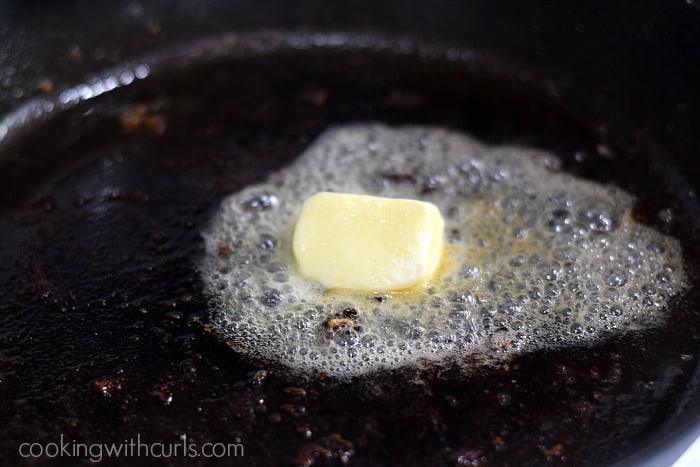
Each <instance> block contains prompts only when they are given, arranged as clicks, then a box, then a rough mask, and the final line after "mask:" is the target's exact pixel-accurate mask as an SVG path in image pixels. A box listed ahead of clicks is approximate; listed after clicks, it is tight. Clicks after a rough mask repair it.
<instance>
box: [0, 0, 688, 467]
mask: <svg viewBox="0 0 700 467" xmlns="http://www.w3.org/2000/svg"><path fill="white" fill-rule="evenodd" d="M23 5H24V6H22V7H21V8H20V7H19V6H16V5H15V4H14V3H9V4H3V5H2V6H3V7H4V9H5V13H6V14H5V15H3V20H2V21H3V22H2V23H0V24H2V29H0V34H2V39H3V41H2V43H3V47H4V49H3V53H2V54H1V55H0V60H2V62H0V72H1V73H2V76H0V78H2V80H3V82H2V85H3V88H2V94H1V95H0V96H1V99H0V103H1V106H2V107H1V109H2V112H3V115H4V116H5V117H4V118H3V119H2V120H1V122H0V132H2V133H0V134H2V139H1V142H0V151H1V153H0V159H1V161H2V170H1V171H0V190H1V193H2V195H1V196H0V210H1V211H0V223H1V230H0V233H1V234H2V245H1V246H0V257H2V263H3V265H4V266H3V268H2V271H1V272H0V274H1V275H0V278H1V282H0V283H2V284H3V286H2V289H1V293H2V295H1V296H0V299H1V301H0V306H1V307H2V316H1V317H0V319H1V320H2V340H1V341H0V345H1V350H2V353H1V354H0V356H1V359H0V372H1V375H2V385H1V386H0V391H1V396H2V400H3V401H4V403H3V404H2V407H1V408H0V417H2V418H1V420H2V422H3V423H2V428H1V430H2V435H3V436H2V440H3V441H2V443H1V444H0V445H1V446H2V449H1V451H0V460H2V461H4V463H11V464H14V463H17V462H21V461H23V459H21V458H19V456H18V450H17V449H18V446H19V445H20V444H21V443H24V442H29V443H32V442H39V443H49V442H56V441H58V439H59V437H60V436H61V435H64V437H65V438H66V439H68V438H69V439H70V440H77V442H83V443H109V442H116V441H119V440H124V439H127V438H133V437H135V436H136V435H137V434H138V435H139V436H140V437H141V439H143V440H147V441H148V442H166V443H169V442H176V441H177V440H179V439H181V438H180V437H181V436H182V435H183V434H186V435H187V436H188V439H189V440H190V441H192V442H195V443H199V444H202V443H205V442H236V443H241V444H242V445H243V446H244V447H245V457H244V458H242V459H233V460H232V459H206V462H207V463H209V464H217V463H222V464H224V463H226V462H229V463H230V462H232V461H237V462H240V463H241V464H249V463H250V464H258V465H269V464H273V465H274V464H282V465H284V464H290V463H297V464H313V463H317V464H333V463H338V462H345V461H347V462H349V463H350V464H356V465H377V464H396V463H399V464H400V463H403V464H413V465H421V464H425V465H435V464H459V463H462V464H465V463H467V464H472V465H478V464H479V463H481V464H485V463H488V464H490V465H502V464H511V465H528V464H530V465H541V464H542V463H545V462H549V463H554V464H557V463H568V464H573V465H599V464H611V463H615V462H622V463H627V464H629V465H640V464H641V463H643V462H649V465H658V462H662V463H663V462H666V463H668V462H669V459H671V458H672V456H673V455H678V454H679V453H680V451H679V449H682V447H683V445H684V444H687V443H689V442H690V439H689V438H687V436H690V435H692V434H693V430H696V431H697V423H698V414H699V413H700V407H699V406H698V400H697V394H698V378H699V375H698V369H697V368H698V367H697V359H698V351H697V348H698V345H697V341H698V335H699V333H698V329H697V328H698V323H699V318H698V316H697V306H696V305H697V303H698V298H697V296H696V291H695V290H693V291H692V292H691V293H689V294H688V295H687V296H685V297H682V298H681V299H679V300H677V301H676V302H674V303H673V305H672V307H671V308H672V310H671V311H672V313H671V319H670V320H669V323H668V325H667V326H664V327H663V328H662V329H658V330H655V331H652V332H649V333H636V334H629V335H625V336H622V337H619V338H616V339H612V340H610V341H607V342H605V343H602V344H600V345H598V346H596V347H594V348H580V349H568V350H566V351H560V352H539V353H537V354H531V355H525V356H523V357H521V358H518V359H517V360H515V361H513V362H511V364H510V365H509V366H508V367H507V368H498V369H482V370H479V371H476V372H474V373H472V374H469V375H467V376H465V375H464V374H463V373H462V372H460V371H458V370H457V369H450V368H448V369H442V370H440V371H437V370H436V369H427V370H421V371H411V372H408V371H405V372H395V373H390V374H381V375H376V376H375V377H373V378H364V379H360V380H358V381H355V382H354V383H353V384H351V385H339V384H336V383H335V382H333V381H327V380H323V379H315V380H311V381H308V380H299V379H296V378H290V377H288V376H286V375H285V374H284V372H283V371H280V370H279V369H276V368H274V367H272V366H270V365H268V364H265V363H264V362H254V361H249V360H248V359H246V358H245V356H241V355H237V354H235V353H234V352H233V351H232V350H231V349H230V348H228V347H227V346H226V345H225V343H224V342H221V340H220V339H219V338H218V337H217V336H216V333H215V332H213V333H212V332H211V330H209V329H208V328H207V326H206V319H207V313H206V309H207V304H206V300H205V299H204V297H202V295H201V290H202V285H201V283H200V279H199V275H198V273H197V270H196V264H197V262H198V258H200V257H201V255H202V253H203V251H202V242H201V238H200V235H199V232H200V230H201V229H202V228H203V226H205V225H206V222H207V221H208V219H209V218H210V215H211V213H212V210H213V209H215V208H216V206H217V205H218V202H219V201H220V200H221V199H222V198H223V197H224V196H226V195H227V194H229V193H231V192H233V191H236V190H238V189H240V188H242V187H243V186H245V185H247V184H249V183H252V182H254V181H257V180H260V179H262V178H264V177H265V176H266V174H268V173H269V172H270V171H272V170H274V169H276V168H279V167H281V166H282V165H284V164H285V163H286V162H288V161H290V160H292V159H293V157H294V156H295V155H297V154H298V153H299V152H300V151H302V150H303V148H304V147H306V145H308V144H309V142H310V141H311V140H313V138H314V137H315V136H316V135H317V134H319V133H320V132H322V131H323V130H324V129H325V128H327V127H328V125H331V124H338V123H343V122H355V121H367V120H372V121H383V122H386V123H389V124H402V123H429V124H440V125H445V126H449V127H453V128H457V129H460V130H464V131H467V132H469V133H471V134H473V135H475V136H477V137H479V138H481V139H483V140H486V141H489V142H507V143H518V144H525V145H531V146H538V147H544V148H548V149H551V150H554V151H555V152H557V153H558V154H560V155H561V156H562V158H563V161H564V168H565V170H568V171H570V172H572V173H575V174H577V175H580V176H583V177H588V178H591V179H595V180H597V181H601V182H608V183H615V184H618V185H620V186H622V187H624V188H626V189H629V190H630V191H632V192H634V193H635V194H637V195H638V196H639V198H640V202H639V204H638V207H637V210H636V215H637V217H638V218H639V220H640V221H641V222H646V223H649V224H652V225H654V226H655V227H657V228H659V229H661V230H663V231H665V232H668V233H671V234H673V235H676V236H678V237H679V238H681V240H682V241H683V246H684V249H685V251H686V252H687V256H688V267H689V268H690V269H691V270H694V269H695V263H696V258H697V254H698V253H697V249H696V246H695V245H696V244H697V242H696V240H697V238H696V237H697V229H696V221H697V220H698V219H700V216H698V215H697V213H696V211H697V205H696V202H695V195H694V190H696V189H697V188H698V187H696V186H695V184H696V183H697V182H696V181H697V177H696V175H697V168H696V167H695V165H694V164H692V161H693V160H694V157H695V156H696V154H697V151H698V145H699V144H700V142H699V141H698V138H697V135H696V134H694V133H693V130H694V129H696V124H697V122H698V121H700V120H698V118H697V117H698V96H697V93H698V90H697V86H693V83H695V82H698V78H700V76H698V75H699V74H700V73H699V72H698V69H697V65H695V64H696V63H699V61H698V60H697V58H698V57H697V55H698V51H696V50H695V49H694V48H693V47H691V46H690V44H693V43H694V42H693V40H697V39H698V37H697V35H698V30H699V29H698V27H697V26H698V24H699V23H700V21H699V18H698V16H699V14H698V10H697V9H696V8H695V7H694V6H693V5H692V3H690V4H686V3H679V4H678V5H668V6H663V7H662V6H660V5H655V4H653V3H651V2H649V3H645V4H643V5H639V4H635V7H634V9H631V10H630V11H618V10H616V9H614V8H611V7H606V6H604V5H589V6H585V7H584V6H578V7H576V9H572V10H569V9H564V8H563V7H554V6H551V5H545V4H536V3H535V4H531V5H529V6H528V7H527V9H523V8H524V7H523V6H522V5H519V4H513V5H510V9H508V10H503V11H496V10H495V9H494V8H495V7H491V6H488V5H487V4H485V3H480V2H474V3H473V4H470V5H468V6H464V5H457V4H452V3H450V2H440V3H437V4H435V3H431V4H430V5H427V4H422V3H419V4H414V5H411V7H410V8H408V7H406V6H405V5H403V4H401V5H399V4H392V3H391V2H386V3H382V2H371V4H370V3H367V4H363V3H360V4H354V5H352V6H349V5H345V4H341V3H338V4H336V5H334V8H329V7H327V6H323V7H322V6H321V5H318V4H316V5H315V4H290V3H281V2H280V3H277V2H269V3H264V2H263V3H259V4H258V5H256V7H255V8H245V6H244V5H235V4H234V5H218V4H217V3H216V2H205V3H199V4H198V5H197V6H192V5H190V4H189V2H179V3H176V4H174V5H172V4H170V5H165V4H163V5H161V4H158V3H154V4H149V5H140V4H137V3H132V2H121V3H120V2H117V3H116V4H114V5H113V6H112V8H113V10H110V14H106V15H105V14H102V15H100V14H98V12H95V11H94V10H91V9H90V8H92V7H91V6H89V4H88V3H83V2H70V3H64V4H61V5H59V6H53V7H50V8H48V7H45V6H43V5H35V6H31V5H30V6H26V4H23ZM500 8H504V7H503V6H502V5H501V6H500ZM621 13H625V16H624V21H623V20H622V19H621V18H622V16H621ZM594 38H595V40H594ZM695 43H697V42H695ZM694 59H695V60H694ZM641 71H644V74H641V73H640V72H641ZM37 88H39V89H37ZM694 125H695V126H694ZM669 453H670V454H669ZM657 455H665V456H666V457H661V458H659V457H656V456H657ZM52 460H54V461H55V460H56V459H47V458H44V459H43V460H40V461H44V462H49V461H52ZM152 460H153V459H149V458H143V457H141V458H127V459H118V460H116V461H115V462H116V463H126V462H130V463H135V464H137V465H141V464H143V465H148V464H149V463H150V462H149V461H152ZM200 460H201V459H200ZM58 461H60V462H61V463H65V464H66V465H72V464H74V463H75V459H73V458H60V459H58ZM187 461H188V459H184V458H182V457H180V458H177V457H174V458H171V459H168V460H167V461H166V462H168V463H170V464H173V465H179V464H181V463H184V462H187ZM189 461H192V460H191V459H189Z"/></svg>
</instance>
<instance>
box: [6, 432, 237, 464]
mask: <svg viewBox="0 0 700 467" xmlns="http://www.w3.org/2000/svg"><path fill="white" fill-rule="evenodd" d="M18 449H19V455H20V457H22V458H50V459H53V458H62V457H66V458H67V457H74V458H78V459H88V460H90V461H91V462H102V460H104V459H110V458H111V459H115V458H121V457H123V458H126V457H152V458H172V457H204V458H224V457H243V456H244V455H245V449H244V447H243V444H241V443H238V442H237V443H222V442H219V443H210V442H207V443H202V444H197V443H195V442H193V441H190V440H188V439H187V435H186V434H183V435H180V438H179V440H178V441H173V442H169V443H164V442H151V443H149V442H145V441H143V440H142V439H141V435H140V434H137V435H136V436H135V437H131V438H128V439H125V440H122V441H120V442H111V443H81V442H78V441H76V440H74V439H69V438H67V437H65V436H64V435H63V434H61V435H60V436H59V439H58V440H56V441H55V442H48V443H28V442H25V443H22V444H20V445H19V448H18Z"/></svg>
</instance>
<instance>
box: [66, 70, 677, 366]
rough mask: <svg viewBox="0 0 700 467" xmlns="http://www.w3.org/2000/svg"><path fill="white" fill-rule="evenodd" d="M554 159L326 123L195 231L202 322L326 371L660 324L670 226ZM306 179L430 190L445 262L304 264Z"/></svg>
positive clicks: (472, 355)
mask: <svg viewBox="0 0 700 467" xmlns="http://www.w3.org/2000/svg"><path fill="white" fill-rule="evenodd" d="M132 79H133V78H132ZM67 98H73V96H67ZM555 159H556V158H555V156H554V155H552V154H549V153H545V152H540V151H535V150H531V149H528V150H523V149H521V148H515V147H499V146H487V145H484V144H482V143H479V142H477V141H475V140H473V139H471V138H469V137H468V136H466V135H462V134H459V133H454V132H450V131H447V130H443V129H439V128H427V127H403V128H398V129H392V128H388V127H384V126H381V125H351V126H345V127H339V128H337V129H334V130H330V131H328V132H326V133H325V134H324V135H322V136H321V137H320V138H319V139H318V140H317V141H316V142H315V143H314V144H313V145H311V146H310V147H309V148H308V149H307V150H306V152H304V153H303V154H302V155H301V156H300V157H299V158H298V159H297V160H296V162H294V163H293V164H291V165H290V166H288V167H287V168H286V169H285V170H284V171H280V172H277V173H275V174H274V175H273V176H271V177H270V179H269V180H268V181H267V182H264V183H261V184H258V185H254V186H250V187H248V188H246V189H244V190H242V191H240V192H238V193H235V194H233V195H231V196H229V197H228V198H226V199H225V200H224V201H223V202H222V203H221V206H220V208H219V209H218V211H217V212H216V213H215V214H214V217H213V219H212V221H211V224H210V225H209V226H208V227H207V228H206V230H205V231H204V232H203V233H202V234H203V237H204V239H205V247H206V249H205V256H204V259H203V260H202V263H201V265H200V270H201V274H202V279H203V283H204V285H205V293H206V295H207V297H208V298H209V302H210V303H211V319H210V324H211V326H212V328H213V329H215V330H217V331H218V332H220V333H221V334H222V335H223V336H224V337H225V338H226V341H227V342H229V343H230V344H231V345H232V346H233V347H234V348H236V349H242V350H244V351H245V354H246V355H248V356H250V357H251V358H255V359H259V360H264V361H266V362H270V363H273V364H277V365H280V366H281V367H285V368H287V369H288V370H289V371H291V372H293V373H299V374H302V373H309V372H314V371H317V372H322V373H325V374H327V375H329V376H332V377H335V378H339V379H348V378H352V377H354V376H357V375H362V374H365V373H368V372H372V371H377V370H381V369H390V368H396V367H401V366H406V365H428V364H440V363H441V362H446V361H455V360H456V361H460V360H461V359H466V358H467V357H468V359H469V361H470V362H473V363H470V364H472V365H479V364H483V365H488V364H491V363H494V362H498V361H500V360H502V359H504V358H509V357H511V356H513V355H516V354H518V353H521V352H529V351H533V350H537V349H543V348H558V347H562V346H569V345H582V344H586V343H594V342H596V341H597V340H599V339H602V338H605V337H607V336H611V335H613V334H614V333H620V332H625V331H629V330H633V329H641V328H645V327H648V326H654V325H658V324H660V323H661V322H663V320H664V319H666V317H667V312H666V306H667V302H668V300H669V299H670V298H671V297H673V296H675V295H678V294H679V293H682V292H683V291H684V290H685V289H686V288H687V287H688V278H687V275H686V272H685V271H684V268H683V263H682V253H681V249H680V245H679V242H678V241H677V240H675V239H673V238H670V237H667V236H665V235H663V234H661V233H660V232H657V231H655V230H653V229H651V228H649V227H646V226H642V225H638V224H635V223H634V222H633V221H632V220H631V219H632V216H631V215H630V213H631V210H632V206H633V202H634V199H633V198H632V196H630V195H629V194H627V193H625V192H624V191H622V190H620V189H617V188H614V187H604V186H601V185H598V184H595V183H592V182H590V181H585V180H581V179H577V178H574V177H572V176H570V175H567V174H565V173H561V172H552V171H551V170H547V169H546V165H547V164H546V163H549V164H550V166H551V165H552V161H554V160H555ZM397 168H400V171H399V169H397ZM319 191H336V192H349V193H365V194H371V195H377V196H386V197H395V198H413V199H421V200H425V201H429V202H432V203H434V204H436V205H437V206H438V207H439V209H440V211H441V212H442V213H443V216H444V217H445V223H446V224H445V229H446V232H447V244H448V248H447V250H446V251H447V260H446V261H445V266H444V267H443V268H441V270H440V273H439V274H438V275H437V276H436V277H434V278H433V279H432V280H431V281H430V282H429V283H428V284H426V285H425V286H424V287H423V288H419V289H418V290H414V291H413V292H411V293H366V292H349V291H337V290H331V291H326V290H323V289H322V287H321V286H320V285H319V284H316V283H313V282H310V281H308V280H306V279H305V278H303V277H301V276H300V275H299V274H298V272H297V270H296V268H295V266H294V261H293V259H292V258H291V233H292V231H293V226H294V222H295V220H296V216H297V215H298V212H299V208H300V206H301V203H302V202H303V200H305V199H306V198H307V197H309V196H311V195H312V194H315V193H317V192H319ZM221 245H226V246H227V248H228V250H230V254H227V255H222V254H220V251H221V249H220V246H221Z"/></svg>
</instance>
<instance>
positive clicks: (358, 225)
mask: <svg viewBox="0 0 700 467" xmlns="http://www.w3.org/2000/svg"><path fill="white" fill-rule="evenodd" d="M444 229H445V223H444V221H443V220H442V216H441V215H440V211H438V209H437V207H436V206H435V205H433V204H430V203H426V202H422V201H415V200H410V199H391V198H381V197H377V196H366V195H356V194H344V193H326V192H322V193H317V194H315V195H313V196H311V197H310V198H308V199H307V200H306V201H304V204H303V205H302V207H301V212H300V214H299V218H298V219H297V223H296V226H295V229H294V238H293V241H292V250H293V254H294V257H295V259H296V262H297V265H298V268H299V271H300V272H301V274H303V275H304V276H306V277H308V278H310V279H313V280H316V281H318V282H320V283H321V284H322V285H323V286H325V287H326V288H329V289H330V288H345V289H359V290H368V291H391V290H398V289H405V288H408V287H412V286H414V285H416V284H418V283H420V282H422V281H424V280H426V279H427V278H429V277H430V275H431V274H433V273H434V272H435V270H436V269H437V267H438V265H439V264H440V260H441V258H442V251H443V247H444Z"/></svg>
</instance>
